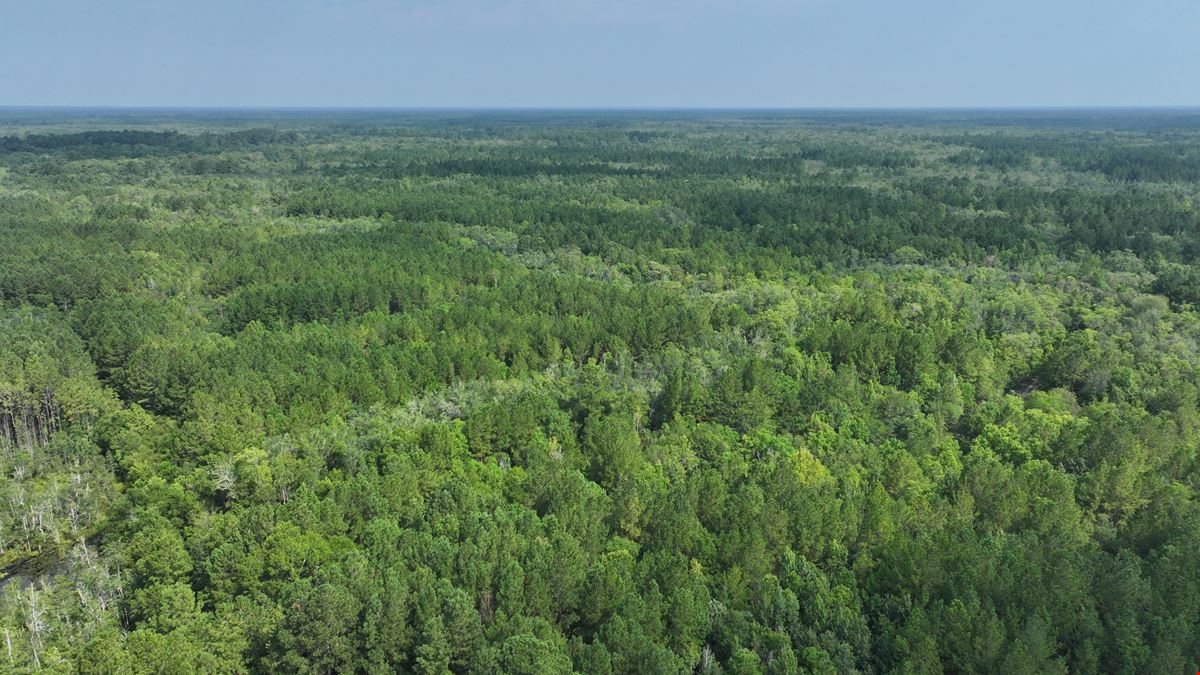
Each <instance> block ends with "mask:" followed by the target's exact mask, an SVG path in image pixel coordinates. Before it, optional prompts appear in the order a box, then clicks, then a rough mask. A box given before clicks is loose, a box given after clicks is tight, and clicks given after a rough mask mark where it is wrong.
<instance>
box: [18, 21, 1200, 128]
mask: <svg viewBox="0 0 1200 675" xmlns="http://www.w3.org/2000/svg"><path fill="white" fill-rule="evenodd" d="M0 105H122V106H335V107H342V106H389V107H409V106H431V107H459V106H468V107H470V106H499V107H508V106H519V107H595V106H601V107H843V106H850V107H912V106H916V107H942V106H954V107H957V106H984V107H990V106H1138V105H1200V1H1197V0H1120V1H1118V0H1006V1H999V0H691V1H685V0H640V1H639V0H608V1H607V2H603V1H601V0H341V1H336V2H335V1H333V0H288V1H283V0H194V1H190V2H183V1H181V0H22V1H17V0H0Z"/></svg>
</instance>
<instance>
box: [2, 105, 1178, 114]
mask: <svg viewBox="0 0 1200 675" xmlns="http://www.w3.org/2000/svg"><path fill="white" fill-rule="evenodd" d="M22 110H80V111H94V110H120V111H126V110H129V111H140V110H145V111H159V110H170V111H303V112H307V111H313V112H322V111H327V112H358V111H361V112H543V111H545V112H639V111H647V112H743V111H744V112H1009V111H1011V112H1073V111H1109V112H1120V111H1164V112H1166V111H1196V112H1200V103H1197V104H1186V105H1172V104H1165V105H1160V104H1136V105H1020V104H1018V105H978V106H976V105H881V106H856V105H847V106H839V105H832V106H689V105H679V106H675V105H670V106H656V105H646V106H638V105H563V106H555V105H546V106H541V105H462V106H457V105H445V106H442V105H413V106H402V105H401V106H393V105H344V106H343V105H282V104H281V105H240V104H239V105H173V104H168V105H158V104H151V105H146V104H135V105H124V104H99V105H93V104H84V105H74V104H71V105H55V104H45V105H44V104H0V111H22Z"/></svg>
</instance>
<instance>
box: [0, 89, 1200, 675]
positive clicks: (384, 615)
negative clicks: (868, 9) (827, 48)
mask: <svg viewBox="0 0 1200 675" xmlns="http://www.w3.org/2000/svg"><path fill="white" fill-rule="evenodd" d="M1198 263H1200V113H1194V112H1187V111H1169V110H1162V111H1146V112H1135V111H1093V112H1070V111H1041V112H1035V111H1031V112H1019V111H1012V112H974V113H968V112H945V113H937V112H919V113H918V112H894V113H878V112H858V113H855V112H842V113H838V112H832V111H830V112H812V113H803V114H801V113H786V112H780V113H766V112H746V113H735V112H717V111H713V112H695V113H674V112H666V111H663V112H648V113H634V112H591V113H589V112H544V113H535V112H367V111H357V112H355V111H349V112H344V113H335V112H316V111H313V112H304V111H296V112H290V113H282V112H279V113H272V112H238V111H207V112H204V111H201V112H191V113H188V112H179V111H142V112H137V113H133V112H124V113H123V112H120V111H77V112H64V111H53V110H45V111H35V110H12V109H10V110H7V111H0V568H2V570H3V571H2V573H0V633H2V635H0V642H2V643H3V645H2V646H0V671H3V672H13V673H22V672H33V671H40V670H46V671H50V672H62V673H129V674H134V673H172V674H173V673H259V672H263V673H372V674H375V673H393V672H399V673H431V674H432V673H437V674H441V673H529V674H534V673H536V674H547V675H549V674H552V673H572V672H579V673H613V674H617V673H704V674H711V673H727V674H729V675H733V674H735V673H737V674H741V673H777V674H784V673H821V674H826V673H862V674H868V673H1068V672H1069V673H1192V672H1196V671H1197V670H1198V669H1200V664H1198V661H1200V558H1198V555H1200V463H1198V457H1197V452H1198V449H1200V410H1198V404H1200V314H1198V313H1197V312H1198V309H1200V267H1198V266H1197V265H1198Z"/></svg>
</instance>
